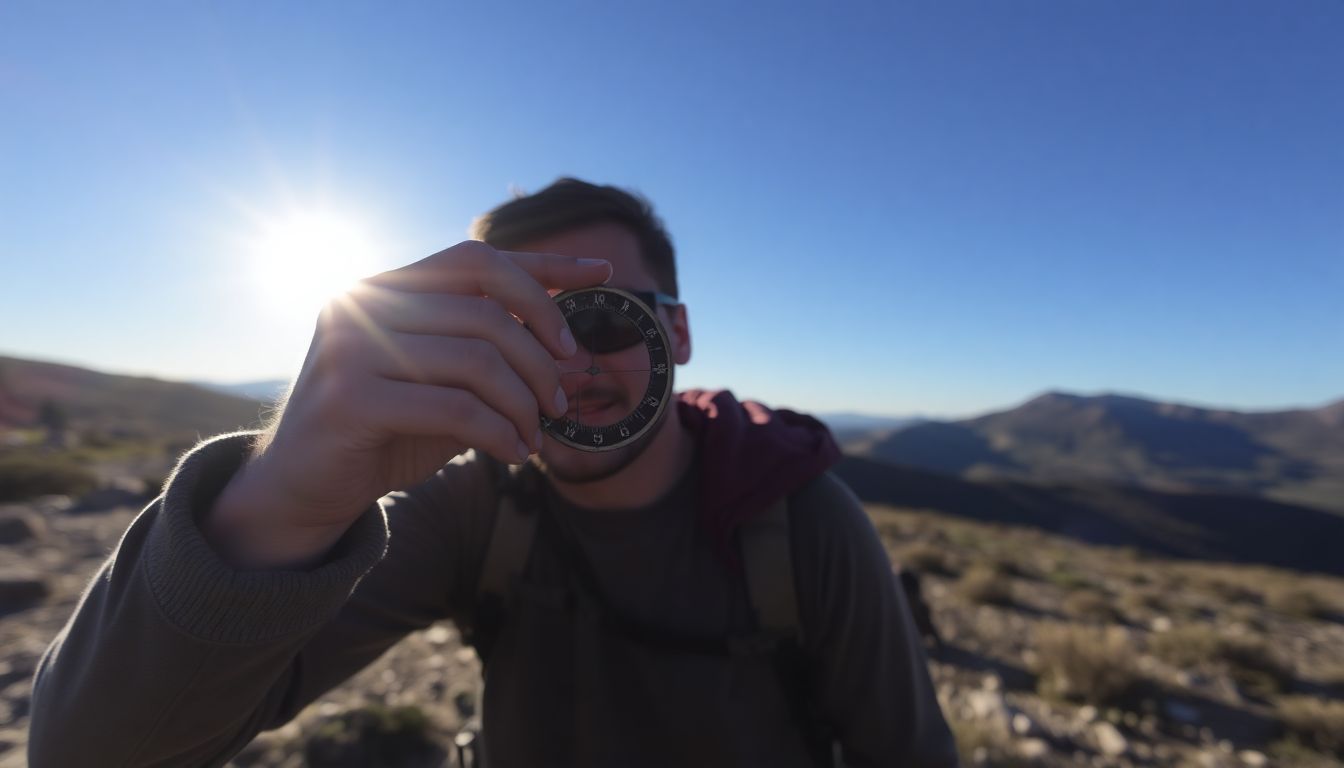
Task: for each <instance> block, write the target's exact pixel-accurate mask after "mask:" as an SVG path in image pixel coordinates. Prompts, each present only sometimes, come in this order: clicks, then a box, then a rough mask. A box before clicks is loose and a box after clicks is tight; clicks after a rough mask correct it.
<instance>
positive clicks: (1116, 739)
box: [1092, 720, 1129, 757]
mask: <svg viewBox="0 0 1344 768" xmlns="http://www.w3.org/2000/svg"><path fill="white" fill-rule="evenodd" d="M1092 737H1093V738H1094V739H1096V740H1097V747H1098V748H1100V749H1101V751H1102V752H1103V753H1105V754H1107V755H1110V756H1111V757H1118V756H1120V755H1123V754H1125V753H1126V752H1128V751H1129V740H1128V739H1126V738H1125V737H1124V735H1123V734H1121V733H1120V729H1119V728H1116V727H1115V726H1114V725H1111V724H1110V723H1108V722H1106V721H1104V720H1103V721H1101V722H1099V723H1096V724H1095V725H1093V726H1092Z"/></svg>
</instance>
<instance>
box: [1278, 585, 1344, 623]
mask: <svg viewBox="0 0 1344 768" xmlns="http://www.w3.org/2000/svg"><path fill="white" fill-rule="evenodd" d="M1265 603H1266V604H1267V605H1268V606H1269V609H1270V610H1272V611H1276V612H1278V613H1281V614H1283V615H1285V616H1292V617H1294V618H1298V619H1320V618H1324V617H1326V616H1327V615H1329V613H1330V608H1331V606H1330V604H1329V603H1327V602H1326V601H1324V600H1322V599H1321V596H1320V595H1318V594H1316V592H1315V591H1313V590H1310V589H1306V588H1303V587H1289V588H1287V589H1278V590H1275V591H1273V592H1270V593H1269V596H1268V598H1267V599H1266V601H1265Z"/></svg>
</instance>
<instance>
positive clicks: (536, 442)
mask: <svg viewBox="0 0 1344 768" xmlns="http://www.w3.org/2000/svg"><path fill="white" fill-rule="evenodd" d="M532 447H533V450H537V451H540V450H541V427H537V434H535V435H533V436H532Z"/></svg>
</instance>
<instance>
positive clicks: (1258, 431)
mask: <svg viewBox="0 0 1344 768" xmlns="http://www.w3.org/2000/svg"><path fill="white" fill-rule="evenodd" d="M847 447H848V448H849V449H850V450H851V451H852V452H855V453H858V454H860V455H863V456H867V457H869V458H872V459H876V460H880V461H885V462H890V463H894V464H902V465H907V466H912V467H920V468H923V469H929V470H933V471H936V472H942V473H946V474H953V475H960V476H963V477H967V478H973V479H983V478H1014V479H1024V480H1035V481H1043V482H1071V483H1072V482H1079V481H1096V482H1103V483H1108V484H1117V485H1133V486H1140V487H1144V488H1149V489H1153V490H1164V491H1199V492H1213V493H1225V494H1240V495H1254V496H1262V497H1265V498H1269V499H1276V500H1279V501H1283V502H1288V503H1293V504H1301V505H1307V506H1314V507H1319V508H1323V509H1330V510H1334V511H1342V512H1344V401H1340V402H1337V403H1334V404H1332V405H1328V406H1325V407H1323V408H1317V409H1301V410H1290V411H1278V412H1267V413H1242V412H1237V411H1228V410H1214V409H1205V408H1196V407H1193V406H1186V405H1178V404H1173V403H1162V402H1156V401H1152V400H1144V399H1140V398H1134V397H1122V396H1118V395H1102V396H1096V397H1084V396H1078V395H1069V394H1062V393H1050V394H1046V395H1042V396H1040V397H1037V398H1035V399H1032V400H1030V401H1029V402H1027V403H1024V404H1023V405H1020V406H1018V407H1016V408H1012V409H1009V410H1006V411H1001V412H997V413H991V414H988V415H985V416H981V417H978V418H974V419H966V420H962V421H953V422H934V421H930V422H923V423H919V424H913V425H910V426H906V427H903V428H897V429H893V430H888V431H886V432H883V433H880V434H869V435H867V436H864V437H862V438H852V439H850V440H849V441H848V442H847Z"/></svg>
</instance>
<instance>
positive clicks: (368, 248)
mask: <svg viewBox="0 0 1344 768" xmlns="http://www.w3.org/2000/svg"><path fill="white" fill-rule="evenodd" d="M248 251H249V257H250V262H251V270H250V271H251V272H252V277H253V279H254V280H255V281H256V283H257V284H258V286H259V289H260V292H261V294H262V295H263V297H264V299H265V301H266V303H267V304H269V305H270V306H271V308H272V309H275V310H277V311H280V312H282V313H285V314H289V315H291V316H293V317H294V318H295V319H305V320H312V319H314V318H316V316H317V313H318V312H319V311H320V310H321V308H322V306H323V305H324V304H325V303H326V302H327V301H328V300H330V299H331V298H332V297H333V296H337V295H340V294H341V293H343V292H345V291H346V290H347V289H348V288H349V287H350V286H351V285H353V284H354V283H355V282H356V281H358V280H360V279H361V278H365V277H369V276H370V275H373V274H374V273H375V272H377V271H378V256H379V248H378V244H377V243H376V242H375V240H374V238H373V237H372V236H371V235H370V233H369V231H368V229H367V227H366V226H365V225H364V224H363V223H362V222H361V221H359V220H358V219H357V218H356V217H354V216H352V215H349V214H344V213H340V212H337V211H332V210H324V209H308V210H297V211H291V212H288V213H286V214H284V215H282V216H277V217H274V218H268V219H266V220H264V221H263V222H261V226H260V227H259V231H258V232H257V234H256V236H255V238H254V239H253V240H252V242H251V243H250V244H249V247H248Z"/></svg>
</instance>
